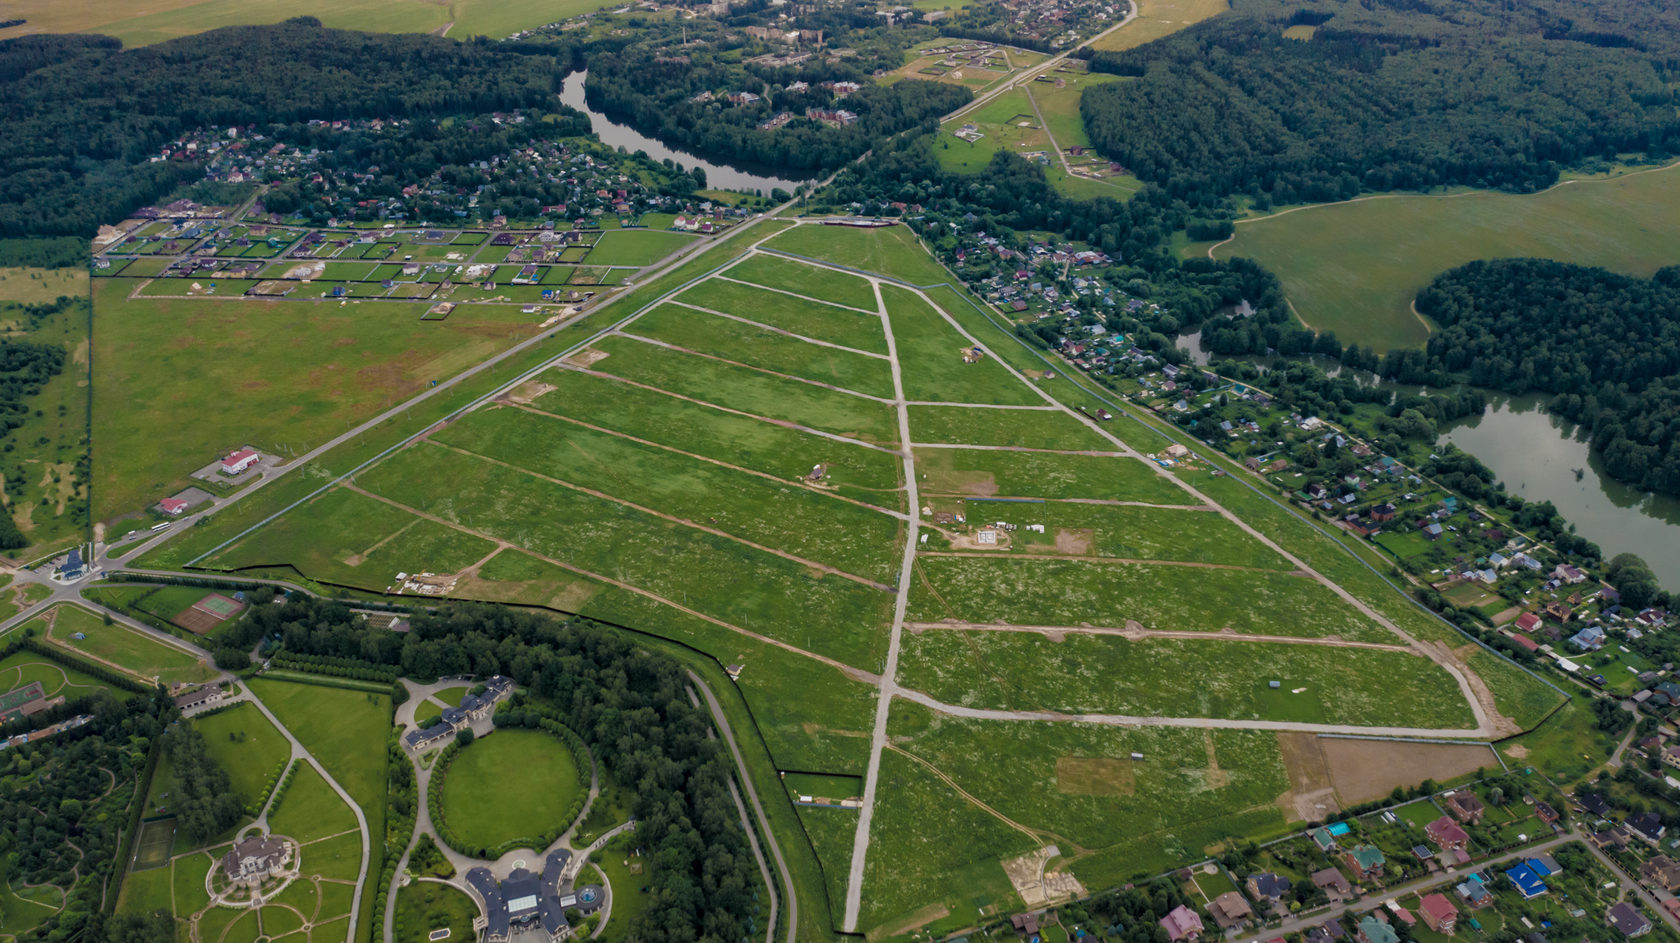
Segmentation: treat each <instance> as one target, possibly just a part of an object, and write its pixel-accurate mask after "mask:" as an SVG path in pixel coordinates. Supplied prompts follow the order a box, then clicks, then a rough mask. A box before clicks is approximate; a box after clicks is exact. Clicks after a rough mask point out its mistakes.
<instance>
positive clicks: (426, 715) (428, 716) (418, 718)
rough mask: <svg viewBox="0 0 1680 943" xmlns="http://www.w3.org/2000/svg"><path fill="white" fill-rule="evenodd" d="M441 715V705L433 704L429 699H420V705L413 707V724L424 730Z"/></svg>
mask: <svg viewBox="0 0 1680 943" xmlns="http://www.w3.org/2000/svg"><path fill="white" fill-rule="evenodd" d="M442 715H443V708H442V707H439V706H438V705H436V704H433V703H432V702H431V701H422V702H421V704H420V706H419V707H416V708H415V709H414V726H416V727H419V728H421V729H422V730H424V729H425V728H427V727H430V726H431V725H432V721H434V720H437V719H438V718H439V717H441V716H442Z"/></svg>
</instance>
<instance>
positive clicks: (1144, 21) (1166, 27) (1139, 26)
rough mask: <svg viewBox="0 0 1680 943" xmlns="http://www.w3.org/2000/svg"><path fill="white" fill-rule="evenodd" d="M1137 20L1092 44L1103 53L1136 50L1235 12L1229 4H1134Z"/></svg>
mask: <svg viewBox="0 0 1680 943" xmlns="http://www.w3.org/2000/svg"><path fill="white" fill-rule="evenodd" d="M1133 2H1134V3H1136V4H1137V11H1138V15H1137V19H1135V20H1133V21H1132V22H1130V23H1128V24H1126V25H1125V26H1124V27H1122V28H1121V29H1118V30H1115V31H1114V32H1112V33H1109V34H1108V35H1107V36H1104V37H1103V38H1102V39H1100V40H1097V41H1096V42H1094V43H1092V44H1091V45H1092V47H1093V48H1096V49H1102V50H1105V51H1106V50H1124V49H1135V48H1137V47H1138V46H1141V45H1143V44H1144V43H1150V42H1154V41H1155V40H1157V39H1160V38H1161V37H1162V36H1170V35H1172V34H1173V33H1176V32H1178V31H1179V30H1181V29H1183V28H1185V27H1186V26H1192V25H1194V24H1196V23H1200V22H1201V21H1203V20H1205V19H1208V18H1210V17H1215V16H1218V15H1219V14H1221V13H1224V12H1225V11H1226V10H1229V9H1230V8H1231V4H1230V3H1229V2H1228V0H1133Z"/></svg>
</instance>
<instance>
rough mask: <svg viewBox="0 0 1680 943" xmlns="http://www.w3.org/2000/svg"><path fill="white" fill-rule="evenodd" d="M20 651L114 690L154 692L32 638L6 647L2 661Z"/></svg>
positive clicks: (127, 677)
mask: <svg viewBox="0 0 1680 943" xmlns="http://www.w3.org/2000/svg"><path fill="white" fill-rule="evenodd" d="M20 649H22V650H27V651H31V652H34V653H35V654H37V655H41V656H44V657H46V658H48V659H51V660H52V661H56V662H58V663H59V664H61V665H63V666H64V667H66V668H74V669H76V670H77V671H80V672H81V673H82V674H85V675H87V676H88V677H91V678H95V679H97V680H100V681H103V682H105V683H106V684H109V685H111V686H112V687H114V688H121V689H122V690H124V691H132V692H133V693H135V694H146V693H148V692H150V691H151V690H152V688H151V686H150V685H146V684H141V683H140V682H138V681H136V680H134V679H133V678H131V677H129V676H128V675H125V674H123V673H121V672H119V671H113V670H111V669H110V668H107V667H105V666H104V665H101V664H99V663H98V662H92V661H83V660H82V659H80V658H77V657H76V656H75V655H72V654H70V653H69V652H67V651H65V650H64V649H62V648H60V647H58V646H57V645H52V644H50V643H47V642H42V641H39V640H38V639H35V638H34V637H32V636H23V637H20V638H16V639H13V640H12V642H11V644H9V645H7V646H6V649H5V654H0V660H4V659H5V658H7V657H9V656H11V655H13V654H15V653H16V652H17V651H19V650H20Z"/></svg>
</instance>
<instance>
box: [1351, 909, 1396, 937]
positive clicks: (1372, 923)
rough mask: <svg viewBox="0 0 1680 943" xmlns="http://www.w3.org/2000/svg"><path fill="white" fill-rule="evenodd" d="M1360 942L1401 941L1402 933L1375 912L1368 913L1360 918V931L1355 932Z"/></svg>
mask: <svg viewBox="0 0 1680 943" xmlns="http://www.w3.org/2000/svg"><path fill="white" fill-rule="evenodd" d="M1355 938H1356V939H1358V940H1359V943H1400V935H1399V934H1398V933H1395V932H1394V928H1393V927H1391V926H1389V925H1388V921H1386V920H1383V919H1381V918H1379V917H1377V916H1376V915H1375V914H1366V915H1365V916H1363V917H1360V918H1359V932H1358V933H1357V934H1355Z"/></svg>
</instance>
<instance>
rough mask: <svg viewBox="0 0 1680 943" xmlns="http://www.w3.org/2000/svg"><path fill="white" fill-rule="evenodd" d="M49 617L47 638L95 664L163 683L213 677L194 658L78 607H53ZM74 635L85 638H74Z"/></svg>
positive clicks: (205, 666) (213, 671) (213, 670)
mask: <svg viewBox="0 0 1680 943" xmlns="http://www.w3.org/2000/svg"><path fill="white" fill-rule="evenodd" d="M48 615H49V616H51V617H52V618H53V620H54V621H53V627H52V633H51V635H50V636H49V637H50V638H51V639H52V640H53V642H55V643H57V644H59V645H62V646H64V647H65V648H68V649H70V650H72V651H75V652H78V653H80V654H82V655H86V656H88V657H89V658H91V659H93V660H95V661H103V662H105V663H107V664H111V665H116V666H120V668H122V669H126V670H127V671H129V672H131V673H133V674H135V675H138V676H140V677H142V678H147V679H153V678H155V679H156V680H158V681H161V682H163V683H164V684H176V683H184V682H190V681H208V680H210V679H211V678H213V677H215V676H216V671H215V669H214V668H212V667H211V666H209V665H207V664H205V663H204V662H203V661H200V660H199V658H198V657H197V656H195V655H192V654H190V653H188V652H185V651H182V650H181V649H179V648H175V647H174V646H172V645H168V644H166V643H164V642H159V641H156V640H154V639H151V638H149V637H147V636H146V635H144V634H142V633H141V632H139V631H137V630H135V629H131V628H129V627H128V626H125V625H122V624H120V623H116V622H113V623H111V624H110V625H105V624H104V623H103V621H102V620H101V619H100V618H99V617H98V616H96V615H94V614H93V613H91V612H89V611H88V610H86V609H83V608H82V607H80V606H71V605H62V606H55V607H53V609H52V610H50V611H49V612H48ZM77 635H81V636H84V637H83V638H79V639H78V638H75V636H77Z"/></svg>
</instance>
